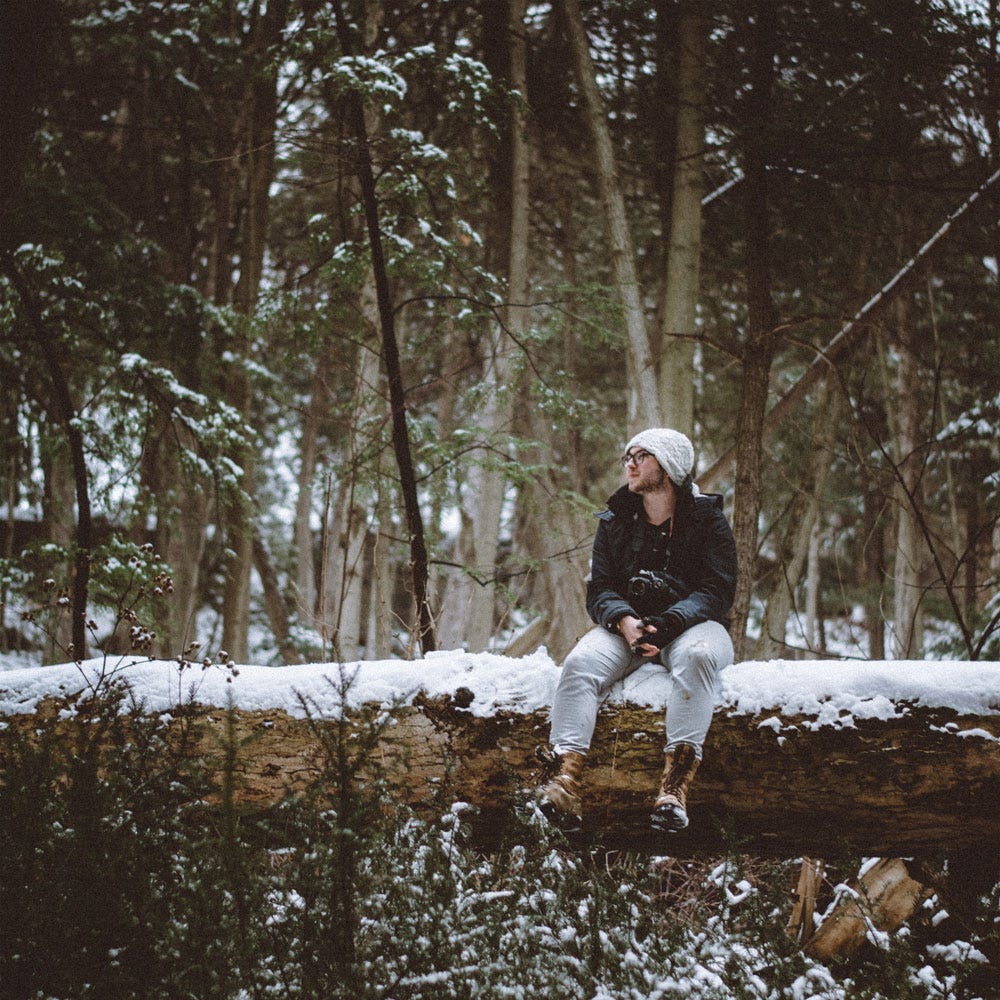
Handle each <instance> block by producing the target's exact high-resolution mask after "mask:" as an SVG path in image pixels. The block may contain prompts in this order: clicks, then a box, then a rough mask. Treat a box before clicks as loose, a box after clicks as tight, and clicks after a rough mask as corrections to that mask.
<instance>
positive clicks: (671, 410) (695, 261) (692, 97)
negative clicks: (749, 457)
mask: <svg viewBox="0 0 1000 1000" xmlns="http://www.w3.org/2000/svg"><path fill="white" fill-rule="evenodd" d="M707 47H708V24H707V22H706V20H705V18H704V17H703V16H702V15H701V14H700V13H699V11H698V9H697V8H696V7H695V6H686V5H685V6H684V7H683V8H682V10H681V12H680V16H679V19H678V39H677V47H676V51H677V58H678V68H677V119H676V120H677V129H676V134H677V138H676V151H675V155H674V170H673V177H674V183H673V194H672V197H671V201H670V205H671V218H670V237H669V242H668V246H667V274H666V281H665V290H664V304H663V325H662V330H661V336H662V344H661V347H660V400H661V403H662V406H663V421H664V423H665V424H666V426H668V427H673V428H674V429H675V430H679V431H682V432H683V433H684V434H687V435H688V437H691V438H693V437H694V386H695V372H694V359H695V342H694V340H693V337H694V334H695V332H696V315H697V308H698V290H699V270H700V258H701V196H702V189H703V187H704V185H703V183H702V170H703V162H702V161H703V154H704V149H705V127H704V124H703V121H702V106H703V104H704V101H705V93H706V87H705V65H706V62H705V53H706V50H707Z"/></svg>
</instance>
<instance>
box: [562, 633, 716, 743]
mask: <svg viewBox="0 0 1000 1000" xmlns="http://www.w3.org/2000/svg"><path fill="white" fill-rule="evenodd" d="M659 661H660V663H662V664H663V666H664V668H665V669H666V670H667V672H668V673H669V674H670V679H671V682H672V683H671V686H670V687H671V689H670V695H669V697H668V698H667V710H666V731H667V744H666V747H665V749H666V750H673V749H674V747H676V746H677V745H678V744H680V743H690V744H691V745H692V746H694V747H695V748H696V750H697V753H698V758H699V759H700V758H701V748H702V744H703V743H704V742H705V736H706V734H707V733H708V727H709V726H710V725H711V722H712V712H713V710H714V709H715V702H716V698H717V692H718V680H719V671H720V670H722V668H723V667H727V666H729V664H730V663H732V662H733V643H732V640H731V639H730V638H729V633H728V632H727V631H726V629H725V627H724V626H723V625H720V624H719V623H718V622H712V621H709V622H701V623H700V624H698V625H693V626H692V627H691V628H689V629H688V630H687V631H686V632H683V633H682V634H681V635H680V636H678V637H677V638H676V639H675V640H674V641H673V642H672V643H671V644H670V645H669V646H667V647H665V648H664V649H663V650H661V651H660V655H659ZM648 662H656V661H655V660H653V661H650V660H649V659H647V658H645V657H641V656H636V655H635V654H634V653H633V652H632V651H631V650H630V649H629V647H628V646H627V645H626V643H625V640H624V639H623V638H622V637H621V636H620V635H616V634H613V633H611V632H609V631H608V630H607V629H604V628H600V627H597V628H594V629H591V631H589V632H588V633H587V634H586V635H585V636H584V637H583V638H582V639H581V640H580V641H579V642H578V643H577V644H576V646H575V647H574V648H573V650H572V651H571V652H570V654H569V656H567V657H566V660H565V661H564V663H563V667H562V675H561V676H560V678H559V684H558V685H557V687H556V693H555V698H554V699H553V701H552V713H551V730H550V736H549V740H550V742H551V743H552V746H553V749H554V750H555V751H556V753H565V752H566V751H567V750H575V751H576V752H577V753H582V754H585V753H586V752H587V751H588V750H589V749H590V740H591V737H592V736H593V735H594V726H595V725H596V723H597V710H598V708H600V705H601V702H602V701H603V700H604V698H605V696H606V695H607V693H608V691H610V689H611V686H612V685H613V684H615V682H617V681H620V680H622V679H623V678H625V677H627V676H628V675H629V674H631V673H632V672H633V671H635V670H637V669H638V668H639V667H641V666H642V665H643V664H644V663H648Z"/></svg>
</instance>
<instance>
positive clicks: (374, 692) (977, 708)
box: [0, 647, 1000, 727]
mask: <svg viewBox="0 0 1000 1000" xmlns="http://www.w3.org/2000/svg"><path fill="white" fill-rule="evenodd" d="M112 675H113V676H115V677H121V678H123V679H125V680H126V681H127V682H128V684H129V685H130V686H131V688H132V690H133V692H134V693H135V695H136V696H137V697H138V698H139V699H140V700H141V701H142V703H143V704H144V706H145V708H146V709H147V710H148V711H150V712H162V711H169V710H170V709H172V708H175V707H176V706H177V705H179V704H182V703H185V702H188V701H196V702H199V703H201V704H204V705H209V706H215V707H220V708H222V707H225V706H227V705H228V704H230V702H231V703H232V704H233V705H234V706H235V707H237V708H241V709H275V708H276V709H283V710H284V711H286V712H288V713H289V714H291V715H294V716H303V715H305V714H306V711H307V708H306V706H308V711H309V712H311V713H312V714H313V715H317V716H335V715H337V714H338V713H339V711H340V709H341V707H342V705H343V704H345V703H346V704H347V705H349V706H352V705H358V704H361V703H372V702H374V703H377V704H384V705H387V706H388V705H392V704H400V703H407V702H410V701H412V700H413V698H414V696H415V695H416V694H417V693H418V692H424V693H425V694H426V695H428V696H431V697H433V696H437V695H455V694H456V692H458V691H459V689H460V688H465V689H467V690H468V691H470V692H471V693H472V695H473V699H472V702H471V704H470V705H469V711H471V712H472V713H474V714H476V715H492V714H494V713H495V712H496V711H497V710H508V711H515V712H523V713H528V712H532V711H534V710H536V709H542V708H548V706H549V705H550V704H551V702H552V694H553V692H554V690H555V685H556V682H557V680H558V677H559V667H558V665H557V664H556V663H555V662H554V661H553V660H552V658H551V657H550V656H549V654H548V653H547V651H546V650H545V649H544V647H543V648H540V649H538V650H537V651H536V652H534V653H532V654H530V655H528V656H524V657H520V658H516V659H515V658H511V657H506V656H501V655H497V654H494V653H465V652H463V651H461V650H456V651H452V652H437V653H431V654H429V655H428V656H427V657H425V658H424V659H422V660H379V661H362V662H357V663H347V664H336V663H313V664H306V665H302V666H287V667H263V666H253V665H247V666H239V667H237V668H235V669H230V668H227V667H221V666H211V667H207V668H203V667H202V666H201V664H193V665H192V664H187V665H184V666H182V665H180V664H178V663H177V662H176V661H173V660H148V659H144V658H141V657H123V658H118V657H116V658H109V659H107V660H104V659H100V658H99V659H93V660H88V661H86V662H84V663H82V664H75V663H66V664H60V665H55V666H47V667H14V668H13V669H7V670H3V669H0V715H13V714H19V713H27V712H32V711H34V709H35V707H36V706H37V705H38V703H39V702H40V701H42V700H43V699H44V698H45V697H46V696H49V695H55V696H59V695H64V694H69V693H73V692H77V691H81V690H85V689H86V688H88V687H90V688H94V687H96V686H97V685H98V684H99V683H100V681H101V679H102V678H105V679H106V678H107V677H109V676H112ZM669 685H670V679H669V675H668V673H667V672H666V670H665V669H664V668H663V667H661V666H659V665H658V664H646V665H644V666H642V667H641V668H640V669H639V670H637V671H636V672H635V673H633V674H632V675H631V676H630V677H628V678H627V679H626V680H625V681H623V682H622V683H620V684H618V685H616V687H615V689H614V690H612V692H611V696H610V697H611V699H612V700H614V701H628V702H631V703H633V704H637V705H646V706H649V707H650V708H653V709H659V708H662V707H663V706H664V705H665V703H666V700H667V695H668V693H669ZM720 694H721V698H720V701H721V706H722V710H724V711H729V712H736V713H740V714H747V715H757V714H761V713H774V716H775V717H774V718H773V722H772V724H773V725H775V726H776V727H779V726H780V725H781V722H780V717H781V716H790V715H804V716H806V717H808V718H811V719H813V720H814V724H815V725H828V724H829V725H838V726H843V725H852V724H853V720H854V719H857V718H882V719H885V718H891V717H893V716H898V715H900V714H902V713H903V712H905V711H906V708H907V705H909V704H916V705H922V706H926V707H929V708H952V709H954V710H955V711H957V712H958V713H959V714H962V715H990V714H1000V663H996V662H977V663H969V662H964V661H953V662H952V661H942V660H933V661H930V660H928V661H872V662H859V661H849V662H842V661H831V660H817V661H811V660H796V661H791V660H772V661H768V662H746V663H737V664H734V665H733V666H731V667H728V668H727V669H726V670H724V671H723V672H722V679H721V692H720ZM768 721H772V720H767V721H765V723H762V724H767V722H768Z"/></svg>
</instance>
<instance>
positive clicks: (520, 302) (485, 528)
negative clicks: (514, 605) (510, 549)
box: [441, 0, 530, 652]
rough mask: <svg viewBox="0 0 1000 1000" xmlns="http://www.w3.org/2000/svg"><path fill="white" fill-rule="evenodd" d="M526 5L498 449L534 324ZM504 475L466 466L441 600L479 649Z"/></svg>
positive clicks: (495, 355) (499, 367)
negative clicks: (462, 564)
mask: <svg viewBox="0 0 1000 1000" xmlns="http://www.w3.org/2000/svg"><path fill="white" fill-rule="evenodd" d="M524 11H525V2H524V0H511V2H510V5H509V22H508V24H507V32H506V35H507V39H508V45H507V49H508V61H509V80H508V86H509V89H510V92H511V94H512V100H511V105H510V106H511V119H512V120H511V134H510V143H509V149H510V161H509V164H508V165H507V166H508V177H507V178H505V184H506V185H507V186H508V188H509V191H510V198H509V206H510V211H509V218H507V219H506V220H505V222H506V229H507V233H506V234H505V239H504V240H503V243H504V245H506V246H507V248H508V255H507V260H506V262H505V266H506V271H507V305H506V308H505V309H504V325H503V326H498V327H497V328H496V329H495V330H494V332H493V334H492V338H491V343H490V345H489V355H488V357H487V359H486V369H485V371H484V372H483V379H482V383H483V385H484V389H483V391H484V393H485V400H484V405H483V408H482V413H481V416H480V419H479V421H478V426H479V427H480V428H481V430H482V432H483V434H484V435H485V438H486V443H487V446H489V445H490V444H491V442H496V446H495V448H494V449H492V450H494V451H495V450H497V449H502V448H503V445H502V441H503V439H504V437H505V436H506V435H508V434H509V433H510V432H511V423H512V420H513V417H514V404H515V401H516V400H517V397H518V380H519V375H518V366H517V352H518V347H517V345H518V344H519V343H521V342H522V341H523V336H524V333H525V331H526V330H527V328H528V325H529V308H528V305H527V301H528V239H529V235H530V233H529V224H528V223H529V219H528V214H529V207H530V151H529V147H528V136H527V114H526V102H527V83H526V79H525V76H526V56H525V42H524V32H525V27H524ZM502 200H503V201H506V199H502ZM503 450H505V449H503ZM507 483H508V476H507V470H506V468H505V466H504V462H503V460H502V459H501V457H500V456H499V455H496V454H492V455H491V454H489V453H486V454H484V456H483V460H482V461H481V462H480V463H478V464H476V465H474V466H473V467H472V468H471V469H470V470H469V474H468V477H467V482H466V497H467V500H466V504H467V505H468V507H467V510H468V514H467V516H463V518H462V532H463V534H468V538H467V539H463V541H462V543H460V550H461V551H462V553H463V560H464V559H465V558H466V555H468V557H469V563H468V569H469V571H470V572H468V573H466V572H463V573H462V575H461V576H460V577H459V578H458V579H457V580H456V581H455V585H454V586H452V587H451V588H450V591H449V604H448V605H447V606H446V607H444V608H442V622H441V634H442V637H443V638H444V640H445V642H446V643H447V645H449V646H452V647H456V646H464V647H465V648H466V649H468V650H470V651H471V652H481V651H482V650H484V649H486V648H487V646H488V645H489V641H490V638H491V637H492V635H493V630H494V605H495V600H496V570H497V566H496V561H497V549H498V547H499V536H500V528H501V515H502V512H503V505H504V499H505V495H506V491H507Z"/></svg>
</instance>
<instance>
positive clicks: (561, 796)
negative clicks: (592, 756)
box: [539, 750, 583, 830]
mask: <svg viewBox="0 0 1000 1000" xmlns="http://www.w3.org/2000/svg"><path fill="white" fill-rule="evenodd" d="M558 760H559V773H558V774H557V775H556V776H555V777H554V778H552V780H551V781H549V783H548V784H547V785H545V786H544V787H543V788H542V790H541V793H540V796H539V797H540V800H541V810H542V812H543V813H544V814H545V815H546V817H548V819H550V820H551V821H552V822H554V823H558V824H559V826H561V827H562V828H563V829H564V830H567V829H579V828H580V826H581V817H582V815H583V807H582V804H581V802H580V794H581V779H580V772H581V771H582V770H583V754H582V753H577V752H576V751H575V750H567V751H566V752H565V753H564V754H560V756H559V758H558Z"/></svg>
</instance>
